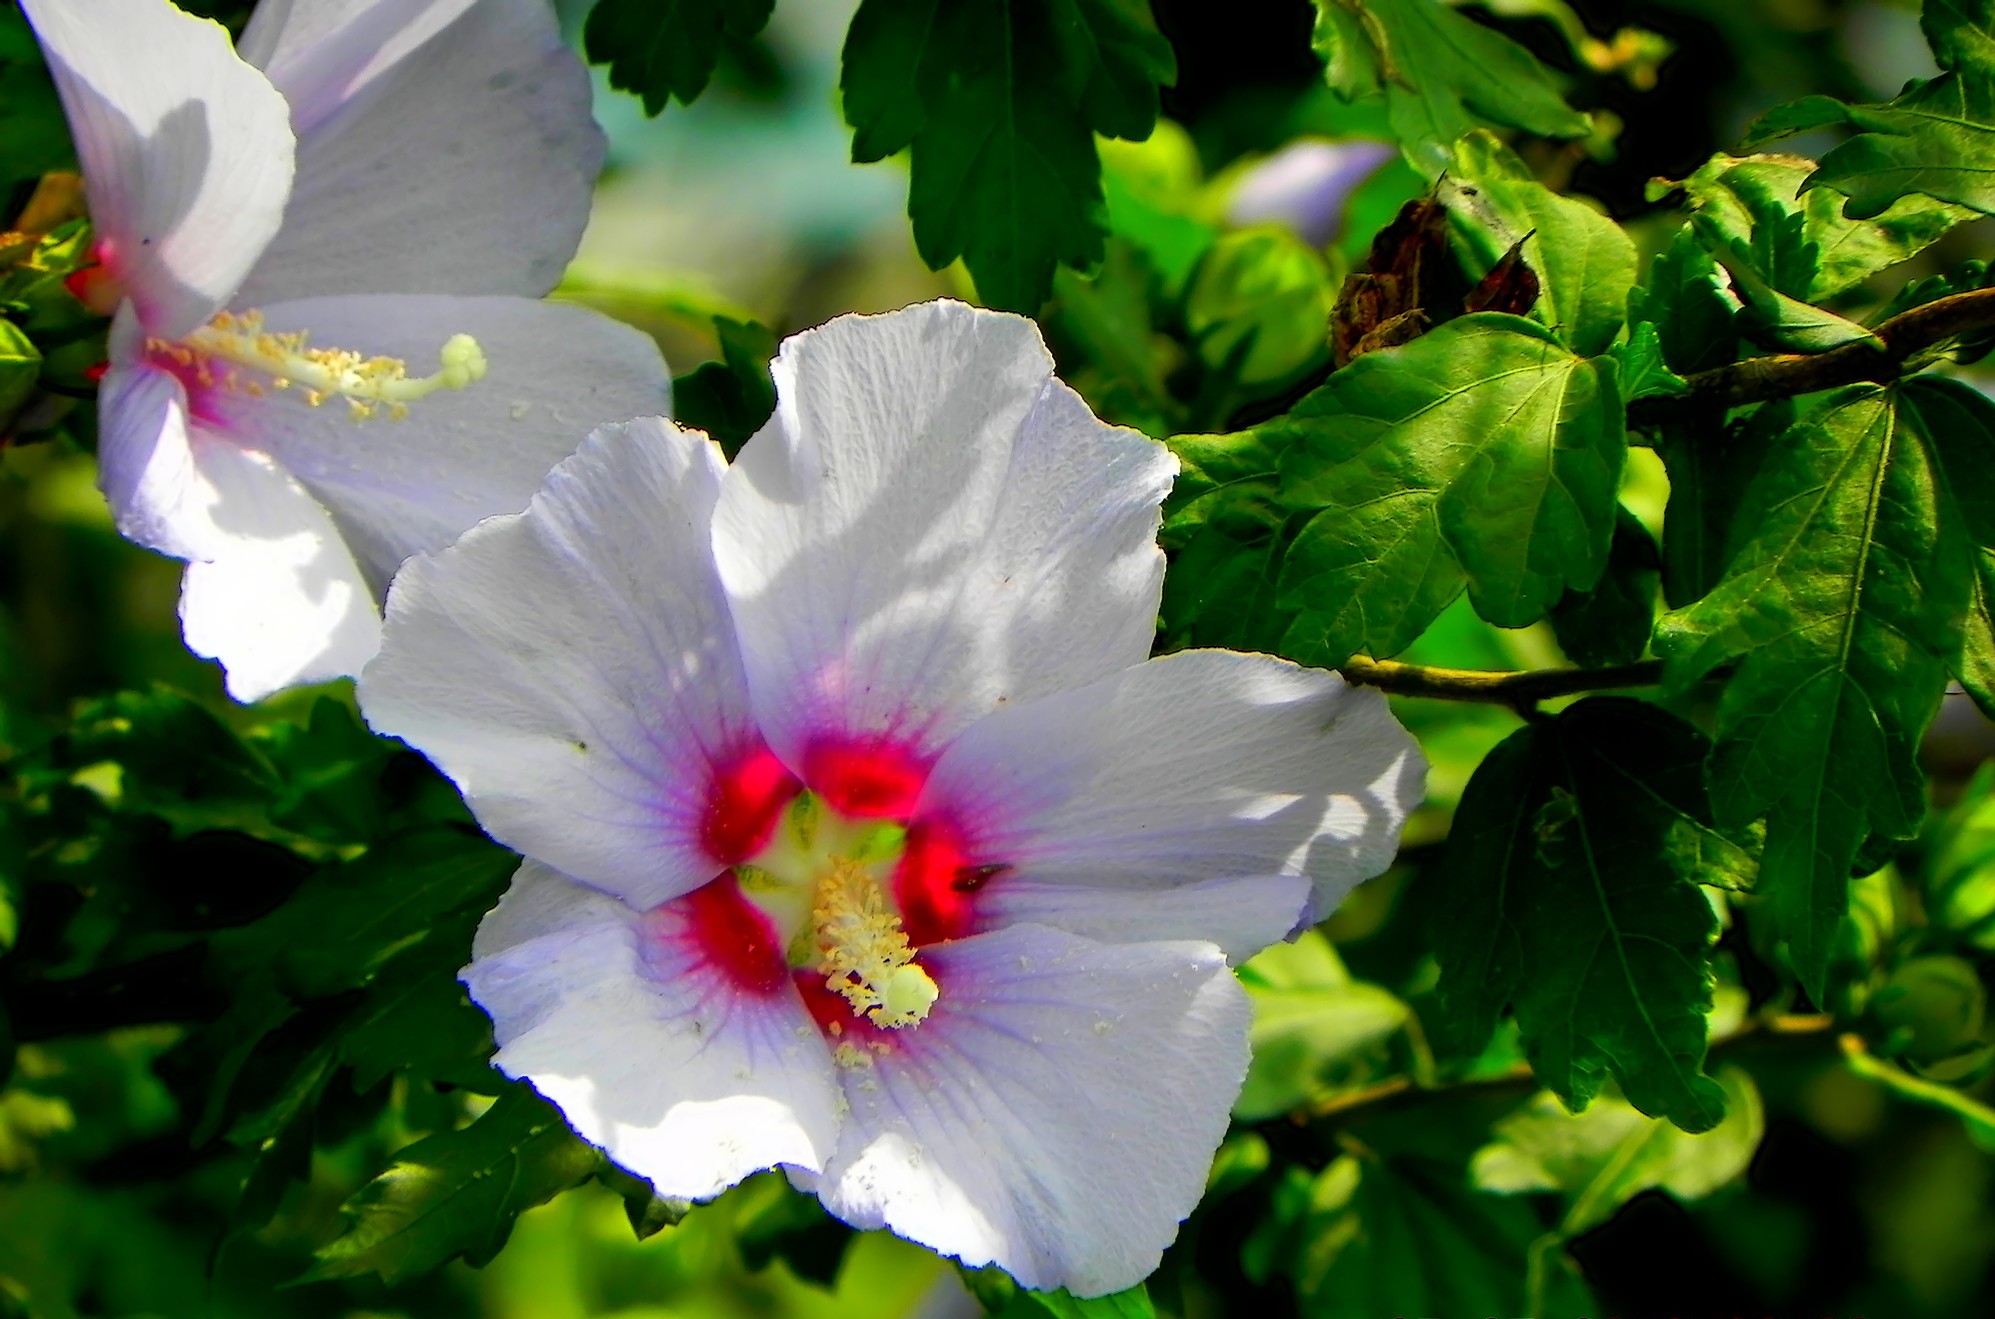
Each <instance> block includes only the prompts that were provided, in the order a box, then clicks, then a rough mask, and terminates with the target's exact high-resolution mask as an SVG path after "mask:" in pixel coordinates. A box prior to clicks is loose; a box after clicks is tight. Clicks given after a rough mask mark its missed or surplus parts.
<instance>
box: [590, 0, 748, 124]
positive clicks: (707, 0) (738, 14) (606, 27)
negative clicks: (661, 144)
mask: <svg viewBox="0 0 1995 1319" xmlns="http://www.w3.org/2000/svg"><path fill="white" fill-rule="evenodd" d="M775 7H776V0H596V6H595V8H593V9H591V10H590V11H589V18H588V21H587V22H586V23H584V24H583V25H582V48H583V50H584V51H585V52H586V53H587V54H588V56H589V62H590V63H591V64H605V65H608V66H609V75H610V86H612V87H615V88H617V89H618V90H620V91H626V92H630V93H632V94H633V95H635V96H637V97H638V98H639V99H641V100H642V101H643V102H644V112H645V113H646V114H648V115H657V114H659V113H661V112H663V110H664V109H665V106H666V104H667V102H669V101H671V100H672V99H674V98H677V99H678V101H679V103H680V104H681V105H691V104H692V103H693V101H694V100H695V99H696V98H697V97H698V96H699V94H700V93H701V92H703V91H705V90H706V87H707V83H708V82H709V81H710V80H711V79H712V78H713V71H714V66H715V65H717V64H718V63H719V62H720V52H721V45H722V42H723V41H724V40H726V39H728V38H732V39H734V40H736V41H746V40H748V39H750V38H751V37H753V36H754V35H755V34H756V33H758V32H760V31H761V30H762V29H763V27H764V26H765V25H766V24H767V23H768V22H769V15H770V14H771V13H772V12H773V11H774V10H775Z"/></svg>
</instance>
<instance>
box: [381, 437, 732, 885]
mask: <svg viewBox="0 0 1995 1319" xmlns="http://www.w3.org/2000/svg"><path fill="white" fill-rule="evenodd" d="M721 470H722V463H721V459H720V454H719V451H718V450H717V449H715V448H714V446H713V445H712V444H710V443H708V442H707V441H705V440H703V439H696V438H694V437H692V436H690V435H687V434H685V433H683V432H681V431H679V430H678V429H677V428H675V427H673V426H672V425H671V423H669V422H665V421H659V420H648V421H638V422H632V423H630V424H629V425H628V426H611V427H606V428H604V429H603V430H601V431H598V432H597V433H596V434H594V435H592V436H590V437H589V440H588V442H587V443H585V444H584V445H583V446H582V448H581V450H580V451H579V452H578V453H576V454H575V456H574V457H572V458H570V459H569V460H568V461H566V462H564V463H562V464H561V465H560V466H559V467H557V468H556V469H555V470H554V472H553V473H552V474H551V475H550V477H549V478H548V483H547V486H546V487H545V488H544V489H543V490H542V491H541V492H540V493H539V494H538V495H536V496H534V499H533V502H532V504H531V505H530V506H529V507H528V508H527V511H526V512H525V513H524V514H520V515H516V516H512V517H504V518H495V519H493V520H491V521H488V522H485V523H482V524H480V525H479V526H477V527H474V528H473V529H472V530H471V531H470V532H468V533H467V534H466V535H465V536H464V537H463V538H462V539H461V540H459V541H458V542H457V543H456V544H455V545H452V546H451V547H450V548H449V549H446V550H444V551H443V552H442V553H440V554H436V555H433V556H425V557H421V558H417V559H413V560H411V561H410V562H409V564H408V565H407V566H406V567H405V568H404V569H403V570H402V573H401V575H400V576H399V577H397V578H396V581H395V587H394V590H393V592H392V593H391V594H390V596H389V598H388V622H387V628H386V633H385V635H384V638H383V643H382V651H381V656H380V658H379V659H377V660H376V661H375V662H374V663H373V664H371V665H370V666H369V667H368V669H367V672H366V674H365V675H364V677H363V678H362V680H361V684H360V700H361V705H362V707H363V709H365V711H366V713H367V718H368V721H369V722H370V723H371V724H373V726H374V727H375V728H376V729H378V730H380V731H382V732H385V733H392V734H394V735H395V736H397V737H400V738H403V739H404V740H406V741H407V742H409V743H410V745H412V746H415V747H416V748H418V749H419V750H421V751H422V752H424V754H426V755H428V756H429V757H430V758H431V759H432V760H434V761H435V762H436V763H437V764H438V765H439V766H440V767H441V768H442V769H443V771H444V772H445V773H446V774H448V775H450V777H451V778H452V779H454V780H455V781H456V783H457V785H458V787H460V788H461V789H463V791H464V793H465V795H466V798H467V800H468V801H469V802H470V804H471V808H472V810H473V811H475V812H476V813H477V815H478V819H479V822H480V823H481V824H483V825H484V826H485V828H486V829H487V830H488V831H490V832H491V833H492V834H493V836H494V837H496V838H498V839H499V840H500V841H501V842H504V843H505V844H506V845H507V846H509V847H513V848H515V849H517V850H519V851H521V852H524V853H526V854H527V855H528V856H531V857H534V858H536V859H538V860H541V861H545V862H547V863H548V864H550V865H553V866H556V867H557V868H559V869H561V870H563V871H565V872H566V873H567V874H569V875H572V876H574V877H576V878H578V879H581V880H583V881H585V882H587V883H590V884H594V885H597V886H599V887H601V888H603V889H606V890H608V891H609V892H612V893H615V894H617V895H618V896H620V897H623V898H625V899H627V900H628V901H630V902H632V903H635V904H636V905H638V906H640V907H650V906H652V905H653V904H655V903H658V902H662V901H664V900H665V899H667V898H671V897H675V896H677V895H678V894H681V893H684V892H686V891H687V890H689V889H692V888H695V887H697V886H698V885H700V884H703V883H705V882H706V881H707V880H709V879H711V878H713V876H714V875H715V874H716V873H717V872H718V871H719V870H720V869H721V865H720V864H719V863H717V862H716V861H715V860H714V859H713V858H712V857H711V856H710V855H709V854H708V852H707V851H706V849H705V848H704V847H703V846H702V844H701V840H700V831H701V826H702V822H703V820H704V818H705V813H706V811H707V806H708V796H707V794H708V791H709V787H710V784H711V782H712V779H713V774H714V766H715V764H716V763H717V761H718V760H720V759H721V758H724V757H725V756H727V755H729V754H731V753H733V752H734V751H736V750H738V749H740V748H741V747H743V746H745V745H748V744H750V743H752V742H753V740H754V731H753V725H752V724H751V723H750V721H749V717H748V697H747V687H746V683H745V680H744V679H743V677H742V674H741V661H740V659H739V656H738V653H737V651H736V649H735V642H734V634H733V632H732V630H731V629H730V627H729V624H728V619H727V604H726V601H725V600H724V598H723V597H722V596H721V593H720V586H719V583H718V581H717V580H716V579H715V576H714V570H713V559H712V555H711V552H710V551H709V549H708V548H707V529H708V525H709V518H710V517H711V514H712V509H713V502H714V499H715V497H716V494H717V492H718V490H719V486H720V474H721Z"/></svg>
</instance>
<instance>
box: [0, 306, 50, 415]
mask: <svg viewBox="0 0 1995 1319" xmlns="http://www.w3.org/2000/svg"><path fill="white" fill-rule="evenodd" d="M41 373H42V353H41V349H39V348H37V347H35V345H34V341H33V340H31V339H29V338H28V336H27V335H26V334H24V333H22V331H21V329H20V327H19V326H17V325H15V324H14V322H12V321H10V320H8V319H6V318H5V317H0V428H4V427H5V426H6V425H7V424H8V417H9V415H10V414H11V413H12V412H13V411H14V409H16V408H18V407H20V406H21V405H22V404H23V403H26V402H27V401H28V399H29V398H31V397H32V396H33V395H34V392H35V381H36V380H38V379H39V378H40V377H41Z"/></svg>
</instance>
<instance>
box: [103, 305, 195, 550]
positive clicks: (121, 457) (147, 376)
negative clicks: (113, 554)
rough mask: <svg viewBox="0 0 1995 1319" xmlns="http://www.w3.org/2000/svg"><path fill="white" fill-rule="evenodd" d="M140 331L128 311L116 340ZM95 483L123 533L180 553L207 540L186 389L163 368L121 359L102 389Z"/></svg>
mask: <svg viewBox="0 0 1995 1319" xmlns="http://www.w3.org/2000/svg"><path fill="white" fill-rule="evenodd" d="M137 333H139V331H138V329H137V326H136V325H135V324H134V323H133V317H132V315H131V313H130V312H129V311H127V312H125V313H123V314H121V315H120V317H119V319H118V324H117V327H116V329H114V331H113V333H112V339H111V341H112V343H113V345H116V344H117V343H118V342H119V340H120V339H122V338H127V337H128V335H129V334H137ZM97 482H98V484H99V485H100V486H102V487H103V490H104V498H105V500H106V501H107V502H108V503H109V504H110V506H111V517H112V520H113V521H115V522H116V523H117V526H118V530H119V531H120V532H121V533H123V534H124V535H125V536H128V537H130V538H131V539H132V540H135V541H137V542H138V543H139V544H141V545H144V546H146V547H147V548H149V549H155V550H158V551H160V552H161V553H162V554H171V555H173V556H174V557H175V558H180V559H185V558H191V557H193V556H195V555H198V554H200V553H201V552H202V549H203V547H204V545H205V544H206V532H205V528H206V517H205V514H204V511H203V510H204V508H205V506H206V502H207V498H208V492H207V490H206V488H205V486H204V484H203V482H202V480H201V478H200V475H199V473H197V472H196V471H195V470H194V453H193V450H192V448H191V447H190V446H189V443H188V435H187V394H186V391H185V390H183V389H182V388H181V386H180V382H179V381H178V380H176V379H175V378H174V377H173V376H171V375H169V374H168V373H166V372H165V371H159V370H155V369H153V368H152V367H149V366H146V365H144V364H143V363H136V362H131V361H129V360H126V361H120V360H118V354H117V353H116V349H115V347H114V349H113V364H112V367H111V369H110V370H109V371H108V372H106V373H105V376H104V379H103V382H102V385H101V386H100V388H99V390H98V394H97Z"/></svg>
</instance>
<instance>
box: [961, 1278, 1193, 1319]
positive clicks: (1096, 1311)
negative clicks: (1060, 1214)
mask: <svg viewBox="0 0 1995 1319" xmlns="http://www.w3.org/2000/svg"><path fill="white" fill-rule="evenodd" d="M998 1313H999V1314H1000V1315H1002V1316H1004V1319H1156V1315H1157V1307H1156V1306H1155V1305H1153V1304H1152V1303H1151V1301H1150V1292H1149V1289H1147V1288H1146V1287H1144V1285H1143V1284H1142V1283H1140V1282H1139V1283H1137V1284H1136V1285H1135V1286H1134V1287H1131V1288H1129V1289H1128V1290H1127V1291H1119V1292H1111V1293H1109V1294H1108V1295H1107V1296H1089V1297H1086V1298H1082V1297H1079V1296H1075V1295H1074V1294H1073V1293H1071V1292H1069V1291H1067V1290H1066V1289H1065V1288H1062V1289H1060V1290H1059V1291H1052V1292H1033V1291H1026V1290H1024V1289H1023V1288H1021V1289H1020V1290H1019V1292H1018V1295H1017V1296H1016V1297H1014V1298H1013V1300H1012V1302H1011V1304H1009V1305H1007V1306H1006V1307H1005V1308H1004V1309H1002V1310H1000V1311H999V1312H998Z"/></svg>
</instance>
